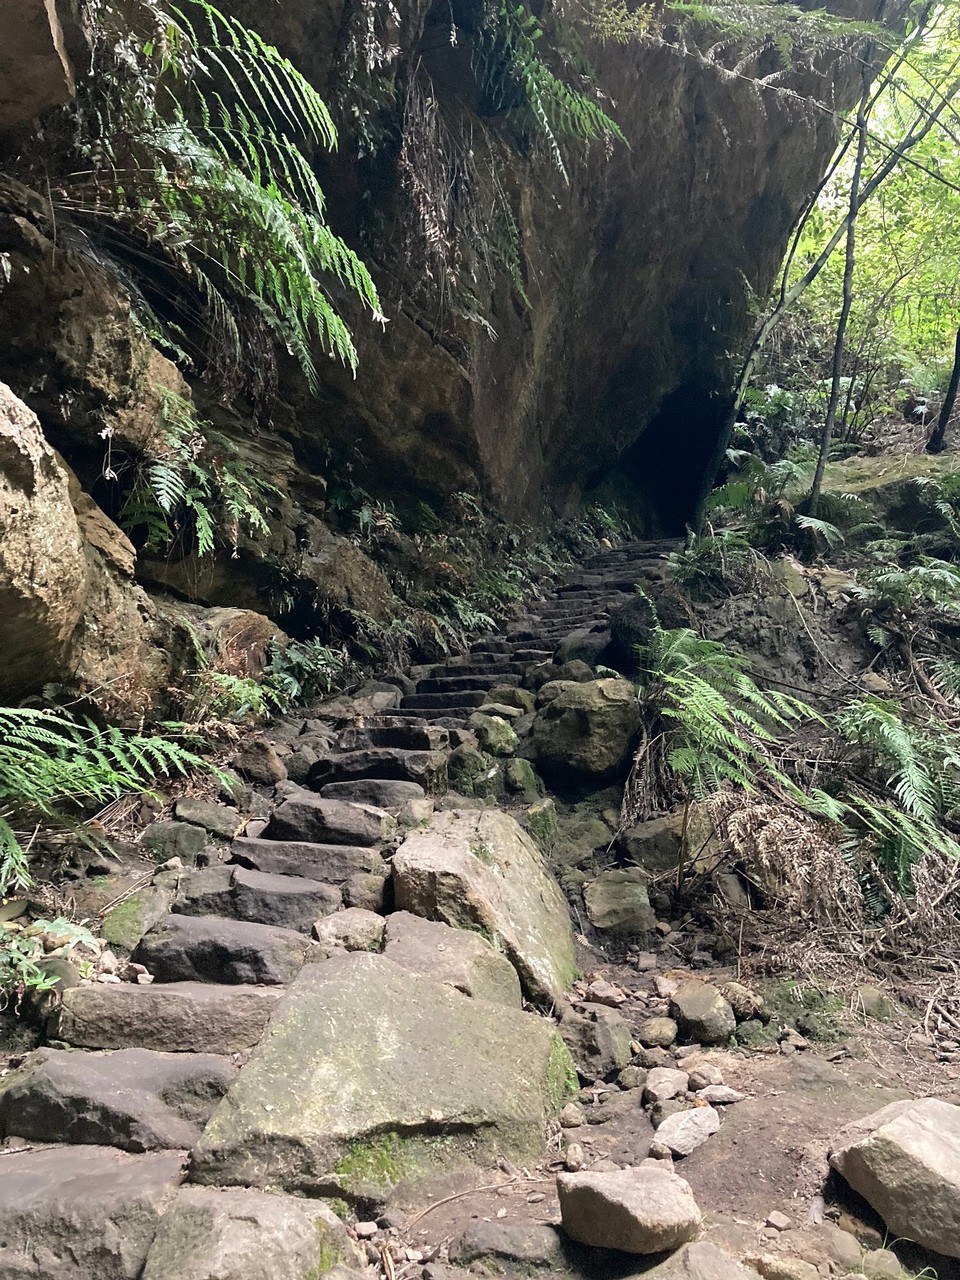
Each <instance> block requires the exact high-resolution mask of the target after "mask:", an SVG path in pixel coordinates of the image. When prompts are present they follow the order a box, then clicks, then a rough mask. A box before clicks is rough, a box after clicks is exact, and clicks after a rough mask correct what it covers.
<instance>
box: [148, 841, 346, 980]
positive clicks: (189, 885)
mask: <svg viewBox="0 0 960 1280" xmlns="http://www.w3.org/2000/svg"><path fill="white" fill-rule="evenodd" d="M342 905H343V897H342V894H341V892H340V890H339V888H337V887H336V886H334V885H329V884H322V883H321V882H320V881H318V880H307V879H304V878H303V877H302V876H291V875H273V874H271V873H270V872H265V871H251V870H250V869H249V868H247V867H231V866H227V867H223V866H218V867H206V868H204V870H203V871H192V872H190V873H188V874H187V875H185V876H183V877H182V878H181V880H180V896H179V897H178V898H177V901H176V902H175V903H174V904H173V910H174V912H175V913H176V914H178V915H187V916H225V917H226V918H227V919H229V920H244V921H249V922H251V923H253V924H269V925H276V926H278V927H279V928H281V929H283V930H291V929H292V930H295V931H296V932H297V933H309V932H310V931H311V929H312V928H313V924H314V921H315V920H317V919H319V918H320V917H321V916H326V915H329V914H330V913H331V912H332V911H338V910H339V909H340V907H341V906H342ZM234 980H235V981H236V979H234ZM276 980H277V979H274V981H276ZM281 980H282V979H281Z"/></svg>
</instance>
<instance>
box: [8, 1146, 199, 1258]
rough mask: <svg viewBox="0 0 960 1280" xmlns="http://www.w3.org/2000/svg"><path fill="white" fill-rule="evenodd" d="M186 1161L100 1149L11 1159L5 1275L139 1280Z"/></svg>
mask: <svg viewBox="0 0 960 1280" xmlns="http://www.w3.org/2000/svg"><path fill="white" fill-rule="evenodd" d="M183 1162H184V1152H182V1151H156V1152H148V1153H147V1154H146V1155H136V1156H135V1155H125V1154H124V1153H123V1152H121V1151H115V1150H114V1149H113V1148H112V1147H94V1146H89V1147H50V1148H47V1149H45V1150H43V1151H17V1152H14V1153H12V1154H10V1155H6V1156H4V1157H3V1173H4V1176H3V1177H2V1178H0V1276H4V1277H10V1280H13V1278H14V1277H21V1276H23V1277H27V1276H35V1277H38V1278H39V1277H44V1278H45V1280H135V1277H138V1276H139V1275H140V1274H141V1273H142V1270H143V1265H144V1262H145V1261H146V1257H147V1251H148V1250H149V1248H150V1245H151V1243H152V1241H153V1237H154V1234H155V1232H156V1230H157V1227H158V1226H159V1224H160V1220H161V1217H162V1215H163V1213H164V1211H165V1210H166V1209H167V1208H168V1207H169V1206H170V1204H172V1203H173V1201H174V1199H175V1197H176V1194H177V1189H178V1187H179V1186H180V1183H181V1182H182V1181H183ZM61 1260H62V1261H61Z"/></svg>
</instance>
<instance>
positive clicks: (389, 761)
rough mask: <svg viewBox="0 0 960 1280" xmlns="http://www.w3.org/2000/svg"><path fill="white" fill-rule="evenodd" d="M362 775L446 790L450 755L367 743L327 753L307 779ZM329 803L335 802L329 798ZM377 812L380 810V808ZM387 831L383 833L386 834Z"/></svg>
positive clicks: (322, 782) (319, 783) (323, 782)
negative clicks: (364, 745)
mask: <svg viewBox="0 0 960 1280" xmlns="http://www.w3.org/2000/svg"><path fill="white" fill-rule="evenodd" d="M414 696H415V697H416V696H418V695H414ZM419 696H421V697H427V696H433V697H446V696H450V697H453V695H440V694H434V695H427V694H422V695H419ZM459 696H460V695H457V697H453V701H454V702H456V701H457V698H458V697H459ZM481 696H482V695H481ZM403 701H404V703H406V702H408V701H409V698H404V700H403ZM441 705H444V704H441ZM477 705H479V703H478V704H477ZM421 732H428V733H433V732H436V730H423V731H421ZM362 778H381V779H383V780H385V781H394V782H416V783H417V784H418V785H419V786H421V787H423V788H424V790H426V791H443V790H444V789H445V788H446V778H447V755H446V752H444V751H407V750H405V749H404V748H402V747H368V748H367V749H366V750H363V751H342V752H336V753H334V754H332V755H329V756H325V757H324V758H323V759H321V760H318V761H317V762H316V764H314V765H312V766H311V768H310V772H309V773H308V774H307V783H308V785H309V786H311V787H319V788H321V789H325V788H326V786H327V784H328V783H331V782H355V781H359V780H360V779H362ZM327 803H333V802H331V801H327ZM277 812H279V810H278V811H277ZM377 812H381V811H379V810H378V811H377ZM271 826H272V824H271ZM272 834H273V831H272V830H268V832H267V835H268V836H272ZM388 834H389V833H384V835H388ZM304 838H309V837H304ZM324 843H332V841H330V840H327V841H324ZM351 843H357V844H367V843H371V844H377V843H382V838H379V837H378V839H377V840H374V841H369V842H368V841H366V840H358V841H355V842H354V841H351Z"/></svg>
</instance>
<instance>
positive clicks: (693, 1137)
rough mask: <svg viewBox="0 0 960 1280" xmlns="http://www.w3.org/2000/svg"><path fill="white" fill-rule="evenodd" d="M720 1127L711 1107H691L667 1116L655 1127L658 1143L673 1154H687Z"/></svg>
mask: <svg viewBox="0 0 960 1280" xmlns="http://www.w3.org/2000/svg"><path fill="white" fill-rule="evenodd" d="M719 1128H720V1117H719V1115H718V1114H717V1113H716V1111H714V1109H713V1107H691V1108H690V1109H689V1110H687V1111H683V1112H680V1113H678V1114H677V1115H672V1116H668V1117H667V1119H665V1120H664V1122H663V1123H662V1124H661V1125H660V1127H659V1128H658V1129H657V1137H656V1141H657V1143H658V1145H660V1146H664V1147H666V1148H667V1149H668V1150H669V1151H670V1152H671V1153H672V1154H673V1155H674V1156H688V1155H690V1153H691V1151H696V1149H697V1147H702V1146H703V1144H704V1143H705V1142H706V1141H707V1139H708V1138H709V1137H710V1136H711V1135H712V1134H714V1133H716V1132H717V1130H718V1129H719Z"/></svg>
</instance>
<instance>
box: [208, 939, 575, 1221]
mask: <svg viewBox="0 0 960 1280" xmlns="http://www.w3.org/2000/svg"><path fill="white" fill-rule="evenodd" d="M571 1072H572V1062H571V1060H570V1057H569V1054H568V1053H567V1051H566V1049H565V1048H564V1046H563V1044H562V1041H561V1040H560V1038H559V1037H558V1036H557V1034H556V1032H555V1030H554V1028H553V1027H552V1025H551V1024H550V1023H549V1022H547V1021H546V1020H545V1019H542V1018H539V1017H537V1016H536V1015H533V1014H527V1013H521V1012H519V1011H515V1010H512V1009H507V1008H505V1007H504V1006H503V1005H496V1004H491V1003H488V1002H487V1001H484V1000H469V999H467V998H466V997H464V996H462V995H461V994H460V993H459V992H455V991H452V990H451V989H450V988H449V987H445V986H443V985H441V984H440V983H438V982H432V981H430V980H428V979H426V978H421V977H419V976H418V975H417V974H414V973H411V972H410V971H409V970H406V969H402V968H401V967H400V966H399V965H396V964H394V963H393V962H392V961H391V960H388V959H387V958H386V957H384V956H380V955H367V954H362V953H360V952H349V953H338V954H337V955H335V956H334V957H332V958H331V959H330V960H327V961H325V962H324V963H322V964H315V965H307V966H306V968H305V969H304V970H303V971H302V972H301V974H300V976H299V977H298V978H297V979H296V981H295V982H294V983H293V985H292V986H291V987H289V988H288V990H287V994H286V996H285V998H284V999H283V1002H282V1003H281V1005H280V1008H279V1009H278V1011H277V1013H276V1015H275V1017H274V1018H273V1019H272V1021H271V1023H270V1027H269V1029H268V1032H267V1034H266V1036H265V1038H264V1040H263V1042H262V1044H261V1045H260V1047H259V1049H258V1050H257V1051H256V1053H255V1054H254V1055H253V1057H252V1059H251V1061H250V1062H249V1063H248V1064H247V1066H246V1067H244V1069H243V1072H242V1073H241V1076H240V1079H239V1080H238V1081H237V1083H236V1084H235V1085H234V1086H233V1088H232V1089H231V1090H230V1092H229V1093H228V1094H227V1096H226V1097H225V1098H224V1099H223V1101H222V1102H221V1103H220V1104H219V1106H218V1107H217V1109H216V1111H215V1112H214V1114H213V1116H212V1118H211V1120H210V1122H209V1124H208V1125H207V1128H206V1130H205V1132H204V1134H203V1137H202V1138H201V1139H200V1142H199V1143H198V1145H197V1147H196V1148H195V1149H194V1153H193V1165H192V1177H193V1179H194V1181H198V1182H202V1183H207V1184H219V1185H252V1186H260V1187H263V1186H271V1187H276V1188H280V1189H283V1190H286V1191H303V1192H307V1193H308V1194H309V1193H311V1192H312V1193H317V1192H323V1193H326V1194H334V1195H335V1194H344V1195H346V1196H347V1197H351V1196H357V1195H361V1194H364V1195H366V1194H368V1193H369V1194H373V1195H383V1194H385V1193H386V1192H388V1191H389V1189H390V1188H391V1187H392V1186H394V1185H396V1184H397V1183H398V1182H400V1181H402V1180H403V1179H405V1178H408V1177H417V1176H419V1175H420V1174H422V1173H427V1172H430V1171H431V1170H433V1171H435V1170H437V1169H438V1168H443V1167H445V1166H446V1165H447V1164H448V1163H451V1162H452V1163H459V1162H460V1161H462V1159H463V1158H464V1155H465V1153H469V1158H470V1159H471V1160H473V1161H478V1160H479V1161H483V1160H490V1161H492V1160H494V1159H495V1158H496V1157H497V1156H498V1155H504V1156H506V1157H508V1158H510V1159H513V1160H528V1159H530V1158H532V1157H533V1156H534V1155H537V1154H538V1153H539V1152H540V1151H541V1150H542V1146H543V1139H544V1124H545V1121H546V1120H547V1118H548V1117H549V1116H551V1115H555V1114H557V1113H558V1112H559V1109H560V1107H561V1105H562V1104H563V1102H564V1101H565V1098H566V1096H568V1095H567V1090H568V1088H569V1082H570V1078H571Z"/></svg>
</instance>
